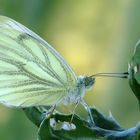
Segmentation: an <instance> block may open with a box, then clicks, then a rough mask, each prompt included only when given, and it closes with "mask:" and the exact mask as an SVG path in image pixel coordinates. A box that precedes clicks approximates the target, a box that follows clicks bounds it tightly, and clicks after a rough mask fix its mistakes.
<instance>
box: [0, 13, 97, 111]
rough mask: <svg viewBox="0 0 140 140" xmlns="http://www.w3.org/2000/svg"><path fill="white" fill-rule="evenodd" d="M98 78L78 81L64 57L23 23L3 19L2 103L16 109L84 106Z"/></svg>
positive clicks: (0, 54)
mask: <svg viewBox="0 0 140 140" xmlns="http://www.w3.org/2000/svg"><path fill="white" fill-rule="evenodd" d="M94 82H95V78H94V77H92V76H91V77H86V76H79V77H76V75H75V73H74V72H73V70H72V69H71V67H70V66H69V65H68V64H67V63H66V62H65V60H64V59H63V58H62V56H61V55H60V54H59V53H58V52H57V51H56V50H55V49H54V48H52V47H51V46H50V45H49V44H48V43H47V42H46V41H44V40H43V39H42V38H40V37H39V36H38V35H37V34H35V33H33V32H32V31H30V30H29V29H27V28H26V27H24V26H23V25H21V24H20V23H18V22H16V21H14V20H12V19H10V18H8V17H4V16H0V103H3V104H5V105H7V106H12V107H21V108H25V107H32V106H53V105H56V106H57V105H58V104H61V103H62V104H66V105H67V104H72V103H77V102H80V103H82V104H83V105H84V107H85V108H86V109H87V110H88V111H89V109H88V106H87V105H86V103H85V102H84V100H83V99H82V98H83V96H84V94H85V91H86V90H87V89H89V88H90V87H92V86H93V84H94Z"/></svg>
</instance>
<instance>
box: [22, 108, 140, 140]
mask: <svg viewBox="0 0 140 140" xmlns="http://www.w3.org/2000/svg"><path fill="white" fill-rule="evenodd" d="M90 110H91V112H92V117H93V119H94V121H95V125H94V126H93V125H91V124H90V123H89V122H88V121H87V120H83V119H81V118H80V117H78V116H77V115H74V117H73V121H72V123H70V120H71V117H72V116H71V115H63V114H58V113H55V114H52V115H51V116H50V115H48V117H47V115H46V114H44V112H41V111H40V110H38V108H35V107H34V108H26V109H24V111H25V113H26V115H27V117H28V118H29V119H30V120H31V121H32V122H33V123H34V124H36V125H37V126H38V128H39V130H38V140H76V139H78V140H83V139H84V140H140V123H139V124H138V125H136V126H135V127H133V128H130V129H127V130H124V129H123V128H122V127H121V126H120V125H119V123H118V122H117V121H116V120H115V119H114V117H113V116H112V115H110V116H109V117H106V116H105V115H103V114H102V113H101V112H99V111H98V110H97V109H96V108H90Z"/></svg>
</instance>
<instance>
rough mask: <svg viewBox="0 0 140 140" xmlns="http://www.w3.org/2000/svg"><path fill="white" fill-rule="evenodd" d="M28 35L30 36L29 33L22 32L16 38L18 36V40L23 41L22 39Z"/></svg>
mask: <svg viewBox="0 0 140 140" xmlns="http://www.w3.org/2000/svg"><path fill="white" fill-rule="evenodd" d="M29 36H30V35H29V34H27V33H23V34H20V35H19V36H18V37H17V38H18V40H19V41H23V40H26V39H28V38H29Z"/></svg>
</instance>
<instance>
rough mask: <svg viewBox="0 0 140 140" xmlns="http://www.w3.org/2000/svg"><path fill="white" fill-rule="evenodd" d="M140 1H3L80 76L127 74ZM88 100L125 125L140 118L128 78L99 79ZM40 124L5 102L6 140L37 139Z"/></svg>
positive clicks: (0, 0) (1, 115) (1, 139)
mask: <svg viewBox="0 0 140 140" xmlns="http://www.w3.org/2000/svg"><path fill="white" fill-rule="evenodd" d="M139 7H140V1H139V0H117V1H113V0H106V1H102V0H22V1H19V0H11V1H10V0H0V14H2V15H5V16H8V17H11V18H13V19H15V20H16V21H18V22H20V23H22V24H24V25H25V26H27V27H28V28H30V29H31V30H33V31H34V32H36V33H38V34H39V35H40V36H41V37H43V38H44V39H46V40H47V41H48V42H49V43H50V44H51V45H52V46H53V47H54V48H56V49H57V50H58V51H59V52H60V54H62V56H63V57H64V58H65V59H66V61H67V62H68V63H69V64H70V65H71V67H72V68H73V70H74V71H75V73H76V74H77V75H83V74H84V75H91V74H95V73H97V72H125V71H127V69H128V62H129V60H130V58H131V56H132V54H133V46H134V45H135V43H136V42H137V40H138V39H139V38H140V14H139V13H140V8H139ZM85 100H86V101H87V102H88V104H89V105H95V106H96V107H97V108H98V109H99V110H100V111H102V112H104V113H105V114H108V112H109V111H111V112H112V114H113V115H114V116H115V118H116V119H117V120H118V121H119V122H120V124H121V125H122V126H123V127H125V128H128V127H132V126H134V125H135V124H136V123H137V122H138V121H139V118H140V113H139V107H138V102H137V100H136V98H135V96H134V95H133V93H132V91H131V89H130V87H129V85H128V80H126V79H117V78H98V79H97V80H96V84H95V86H94V89H93V90H92V91H90V92H88V93H87V94H86V96H85ZM36 137H37V128H36V127H35V126H34V125H33V124H32V123H31V122H30V121H29V120H28V119H27V117H26V116H25V115H24V113H23V111H22V110H19V109H11V108H7V107H5V106H3V105H0V140H19V139H20V140H35V139H36Z"/></svg>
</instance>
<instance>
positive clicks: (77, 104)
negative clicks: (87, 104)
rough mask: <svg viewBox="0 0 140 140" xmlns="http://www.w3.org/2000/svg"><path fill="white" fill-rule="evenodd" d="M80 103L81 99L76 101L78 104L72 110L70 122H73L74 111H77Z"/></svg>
mask: <svg viewBox="0 0 140 140" xmlns="http://www.w3.org/2000/svg"><path fill="white" fill-rule="evenodd" d="M79 103H80V102H79V101H78V102H77V103H76V105H75V107H74V109H73V111H72V117H71V120H70V123H72V121H73V117H74V113H75V110H76V108H77V106H78V105H79Z"/></svg>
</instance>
